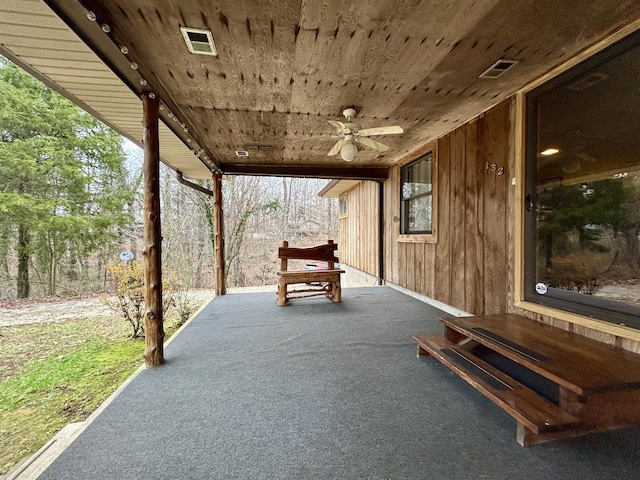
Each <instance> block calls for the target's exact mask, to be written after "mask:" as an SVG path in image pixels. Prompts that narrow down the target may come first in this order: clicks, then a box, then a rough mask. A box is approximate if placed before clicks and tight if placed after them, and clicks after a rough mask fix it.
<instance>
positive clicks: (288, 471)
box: [39, 287, 640, 479]
mask: <svg viewBox="0 0 640 480" xmlns="http://www.w3.org/2000/svg"><path fill="white" fill-rule="evenodd" d="M443 315H445V314H444V312H442V311H440V310H438V309H436V308H434V307H432V306H430V305H428V304H426V303H423V302H421V301H420V300H418V299H416V298H412V297H411V296H408V295H405V294H403V293H401V292H399V291H397V290H395V289H392V288H390V287H362V288H350V289H347V290H345V292H344V296H343V301H342V303H332V302H330V301H329V300H327V299H325V298H318V299H312V300H303V301H298V302H294V303H292V305H291V306H290V307H287V308H281V307H278V306H277V305H276V299H275V292H264V293H238V294H229V295H225V296H221V297H217V298H215V299H214V300H213V301H212V302H211V303H210V304H209V305H208V306H206V307H205V308H204V309H203V310H202V311H201V312H200V313H199V314H198V315H197V316H196V317H195V318H194V319H193V320H192V321H191V322H190V323H189V324H188V325H187V326H186V328H184V330H182V331H181V332H180V333H179V334H178V335H177V336H176V337H175V338H174V339H173V340H172V341H171V342H170V344H169V345H168V346H167V347H166V350H165V354H166V363H165V364H164V365H162V366H160V367H158V368H155V369H152V370H140V371H139V372H138V373H137V374H136V375H135V376H134V378H133V379H132V380H131V381H130V382H129V383H128V384H127V386H126V387H125V388H124V389H123V390H122V391H121V393H120V394H119V395H118V396H117V397H116V398H115V399H113V401H111V403H110V404H109V405H108V406H107V407H106V408H105V409H104V410H103V411H102V413H100V414H99V415H97V416H96V417H95V418H94V420H93V421H92V422H91V423H90V424H89V425H88V426H87V428H86V429H85V430H84V431H83V432H82V433H81V434H80V436H79V437H78V438H77V439H76V440H75V441H74V442H73V443H72V444H71V445H70V446H69V447H68V448H67V449H66V450H65V451H64V452H63V453H62V455H60V456H59V457H58V458H57V460H55V461H54V463H53V464H52V465H51V466H50V467H49V468H48V469H47V470H46V471H45V472H44V473H43V474H42V475H41V477H39V478H42V479H67V478H78V479H80V478H82V479H84V478H93V479H100V478H224V479H231V478H242V479H246V478H252V479H257V478H270V479H273V478H296V479H301V478H323V479H328V478H340V479H345V478H354V479H355V478H370V479H383V478H384V479H389V478H392V479H399V478H410V479H417V478H434V479H436V478H437V479H443V478H452V479H453V478H457V479H460V478H475V479H478V478H490V479H502V478H505V479H506V478H528V479H537V478H540V479H552V478H582V479H591V478H593V479H596V478H598V479H599V478H607V477H610V478H635V476H636V475H637V472H638V468H640V427H635V428H631V429H624V430H618V431H613V432H607V433H601V434H596V435H591V436H588V437H582V438H576V439H570V440H564V441H559V442H552V443H546V444H541V445H538V446H534V447H531V448H522V447H521V446H520V445H518V443H517V442H516V441H515V438H514V430H515V422H514V421H513V420H512V419H511V418H510V417H509V416H508V415H507V414H505V413H504V412H503V411H502V410H501V409H500V408H498V407H497V406H496V405H494V404H493V403H491V401H489V400H488V399H486V398H485V397H483V396H481V395H477V392H474V391H472V387H471V386H469V385H468V384H467V383H465V382H464V381H462V380H461V379H460V378H458V377H457V376H455V375H453V374H451V373H450V371H449V370H448V369H447V368H446V367H444V366H443V365H441V364H440V363H438V362H436V361H434V360H433V359H427V360H426V361H424V360H420V359H418V358H416V355H415V346H414V344H413V343H412V341H411V336H412V335H414V334H418V333H427V332H435V333H437V332H440V331H441V329H442V327H441V325H440V322H439V321H438V319H439V318H440V317H441V316H443Z"/></svg>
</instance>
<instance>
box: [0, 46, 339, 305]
mask: <svg viewBox="0 0 640 480" xmlns="http://www.w3.org/2000/svg"><path fill="white" fill-rule="evenodd" d="M160 153H161V155H162V145H161V146H160ZM141 166H142V151H141V149H140V148H139V147H138V146H136V145H134V144H132V143H130V142H128V141H126V140H124V139H123V138H122V137H120V136H119V135H118V134H117V133H116V132H114V131H113V130H111V129H110V128H108V127H107V126H105V125H104V124H102V123H100V122H99V121H98V120H96V119H94V118H93V117H91V116H90V115H89V114H87V113H86V112H84V111H83V110H81V109H79V108H78V107H76V106H75V105H74V104H72V103H71V102H69V101H68V100H66V99H64V98H63V97H61V96H60V95H58V94H57V93H55V92H53V91H52V90H51V89H49V88H48V87H46V86H45V85H43V84H42V83H40V82H39V81H37V80H36V79H34V78H33V77H31V76H30V75H29V74H28V73H26V72H24V71H23V70H21V69H20V68H18V67H16V66H14V65H13V64H11V63H10V62H9V61H7V60H6V59H4V58H2V57H0V299H15V298H30V297H31V298H32V297H44V296H53V295H70V294H71V295H78V294H87V293H96V292H102V291H104V290H105V289H107V288H108V287H109V285H108V281H109V279H108V277H107V273H106V269H105V266H106V265H107V264H108V263H116V262H119V261H120V260H119V254H120V252H122V251H125V250H130V251H132V252H133V253H134V255H135V258H138V259H141V258H142V230H143V223H142V193H141V188H140V187H141V175H142V168H141ZM161 171H162V179H161V207H162V236H163V263H164V266H165V269H168V270H169V271H171V272H173V273H174V275H175V277H176V278H177V280H178V282H179V284H180V287H181V288H187V289H188V288H211V287H213V281H214V275H213V234H212V227H213V225H212V222H213V216H212V197H210V196H207V195H205V194H203V193H200V192H197V191H195V190H193V189H190V188H188V187H186V186H184V185H181V184H180V183H178V181H177V179H176V176H175V172H173V171H171V170H170V169H169V168H167V167H165V166H162V170H161ZM326 183H327V181H326V180H319V179H296V178H272V177H248V176H247V177H242V176H228V177H224V179H223V198H224V214H225V244H226V245H225V247H226V273H227V283H228V286H230V287H243V286H254V285H268V284H275V271H276V267H277V248H278V246H279V245H280V244H281V242H282V240H285V239H286V240H288V241H289V242H290V243H291V245H295V246H311V245H315V244H318V243H324V242H326V240H327V239H329V238H332V239H336V238H337V227H338V207H337V200H336V199H323V198H320V197H318V195H317V194H318V192H319V191H320V190H321V189H322V187H324V185H325V184H326ZM200 185H202V186H204V187H206V188H209V189H211V188H212V182H211V181H207V182H200Z"/></svg>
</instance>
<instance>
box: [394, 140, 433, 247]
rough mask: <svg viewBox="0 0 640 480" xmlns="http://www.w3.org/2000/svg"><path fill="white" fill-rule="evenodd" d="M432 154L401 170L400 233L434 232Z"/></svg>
mask: <svg viewBox="0 0 640 480" xmlns="http://www.w3.org/2000/svg"><path fill="white" fill-rule="evenodd" d="M432 167H433V161H432V152H429V153H427V154H426V155H423V156H422V157H420V158H418V159H417V160H415V161H414V162H411V163H409V164H408V165H405V166H404V167H401V168H400V233H401V234H403V235H409V234H430V233H432V230H433V182H432Z"/></svg>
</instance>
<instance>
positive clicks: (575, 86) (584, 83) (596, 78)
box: [567, 73, 609, 91]
mask: <svg viewBox="0 0 640 480" xmlns="http://www.w3.org/2000/svg"><path fill="white" fill-rule="evenodd" d="M605 78H609V75H607V74H606V73H592V74H591V75H587V76H586V77H584V78H581V79H580V80H578V81H577V82H575V83H572V84H571V85H569V86H568V87H567V88H569V89H571V90H578V91H580V90H584V89H585V88H589V87H590V86H591V85H595V84H596V83H598V82H601V81H602V80H604V79H605Z"/></svg>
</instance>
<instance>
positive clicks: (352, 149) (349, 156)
mask: <svg viewBox="0 0 640 480" xmlns="http://www.w3.org/2000/svg"><path fill="white" fill-rule="evenodd" d="M357 152H358V148H357V147H356V146H355V145H354V144H353V143H351V142H346V143H345V144H344V145H343V146H342V148H340V156H341V157H342V159H343V160H344V161H345V162H351V161H353V159H354V158H356V153H357Z"/></svg>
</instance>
